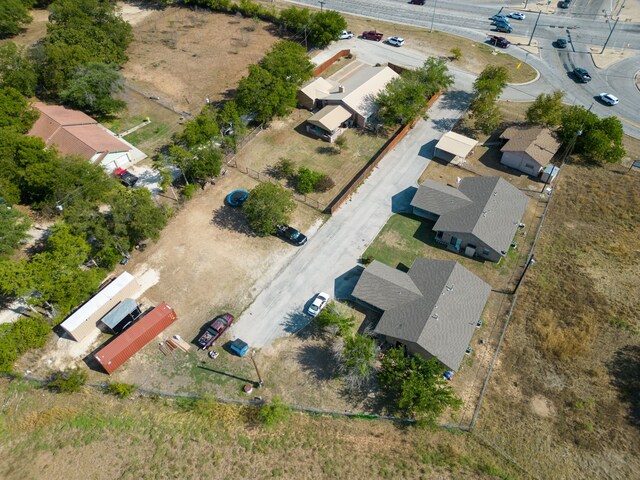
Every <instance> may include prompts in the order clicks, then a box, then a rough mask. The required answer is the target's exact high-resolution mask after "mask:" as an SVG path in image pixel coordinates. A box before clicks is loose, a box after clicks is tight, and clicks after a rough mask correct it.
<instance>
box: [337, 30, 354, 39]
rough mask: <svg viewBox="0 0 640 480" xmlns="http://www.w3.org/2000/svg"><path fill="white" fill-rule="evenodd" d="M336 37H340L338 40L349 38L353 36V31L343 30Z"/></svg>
mask: <svg viewBox="0 0 640 480" xmlns="http://www.w3.org/2000/svg"><path fill="white" fill-rule="evenodd" d="M338 38H340V40H349V39H350V38H353V32H351V31H349V30H343V31H342V33H341V34H340V37H338Z"/></svg>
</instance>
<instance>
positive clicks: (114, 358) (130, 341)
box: [94, 303, 177, 374]
mask: <svg viewBox="0 0 640 480" xmlns="http://www.w3.org/2000/svg"><path fill="white" fill-rule="evenodd" d="M176 318H177V316H176V312H174V310H173V309H172V308H171V307H170V306H169V305H167V304H166V303H161V304H160V305H158V306H157V307H156V308H154V309H153V310H151V311H150V312H149V313H147V314H146V315H145V316H144V317H142V318H141V319H140V320H138V321H137V322H136V323H134V324H133V325H131V327H129V328H128V329H126V330H125V331H124V332H122V333H121V334H120V335H118V336H117V337H116V338H114V339H113V340H112V341H111V342H110V343H109V344H108V345H107V346H106V347H104V348H101V349H100V350H99V351H98V352H97V353H96V354H94V357H95V359H96V360H97V361H98V363H100V365H102V368H104V369H105V370H106V371H107V373H109V374H112V373H113V372H115V371H116V369H117V368H118V367H120V366H121V365H122V364H123V363H124V362H126V361H127V360H129V359H130V358H131V357H133V356H134V355H135V354H136V353H137V352H138V351H140V350H141V349H142V347H144V346H145V345H146V344H147V343H149V342H150V341H151V340H153V339H154V338H156V337H157V336H158V335H160V333H162V332H163V331H164V329H165V328H167V327H168V326H169V325H171V324H172V323H173V322H174V320H175V319H176Z"/></svg>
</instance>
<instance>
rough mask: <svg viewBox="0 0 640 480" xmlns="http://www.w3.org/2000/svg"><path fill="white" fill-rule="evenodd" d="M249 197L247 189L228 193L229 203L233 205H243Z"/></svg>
mask: <svg viewBox="0 0 640 480" xmlns="http://www.w3.org/2000/svg"><path fill="white" fill-rule="evenodd" d="M248 197H249V192H248V191H247V190H242V189H240V190H234V191H233V192H231V193H230V194H229V195H227V205H229V206H231V207H241V206H242V204H243V203H244V202H246V200H247V198H248Z"/></svg>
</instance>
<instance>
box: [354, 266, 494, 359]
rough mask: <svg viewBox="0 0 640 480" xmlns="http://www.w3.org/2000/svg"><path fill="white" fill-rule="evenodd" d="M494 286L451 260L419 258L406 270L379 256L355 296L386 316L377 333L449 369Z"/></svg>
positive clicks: (461, 355) (462, 351) (468, 339)
mask: <svg viewBox="0 0 640 480" xmlns="http://www.w3.org/2000/svg"><path fill="white" fill-rule="evenodd" d="M490 293H491V287H490V286H489V285H488V284H487V283H485V282H484V281H483V280H481V279H480V278H478V277H477V276H476V275H474V274H473V273H471V272H470V271H469V270H467V269H466V268H464V267H463V266H462V265H460V264H458V263H457V262H454V261H451V260H431V259H427V258H418V259H416V260H415V262H413V265H412V266H411V268H410V269H409V271H408V272H406V273H405V272H401V271H400V270H397V269H395V268H392V267H389V266H387V265H385V264H383V263H380V262H378V261H374V262H372V263H371V264H370V265H369V266H368V267H367V268H366V269H365V270H364V272H362V275H361V277H360V279H359V280H358V283H357V284H356V287H355V289H354V291H353V297H355V299H356V300H357V301H358V302H360V303H362V304H364V305H366V306H368V307H372V308H374V309H375V310H378V311H382V312H383V313H382V317H381V318H380V321H379V322H378V325H377V326H376V328H375V332H376V333H378V334H379V335H382V336H384V337H385V339H386V340H387V341H388V342H389V343H390V344H392V345H395V344H397V343H401V344H403V345H405V346H406V348H407V350H408V351H409V352H411V353H414V354H419V355H421V356H422V357H424V358H426V359H428V358H431V357H438V359H439V360H440V361H441V362H442V363H443V364H444V365H445V366H446V367H447V368H448V369H450V370H453V371H457V370H458V369H459V368H460V364H461V363H462V359H463V358H464V354H465V350H466V349H467V347H468V346H469V343H470V342H471V338H472V337H473V332H474V331H475V329H476V325H477V323H478V320H480V316H481V315H482V311H483V310H484V307H485V305H486V303H487V300H488V299H489V294H490Z"/></svg>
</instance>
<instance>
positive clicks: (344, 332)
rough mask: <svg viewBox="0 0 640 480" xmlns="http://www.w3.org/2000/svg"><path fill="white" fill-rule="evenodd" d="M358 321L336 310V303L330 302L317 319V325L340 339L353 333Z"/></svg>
mask: <svg viewBox="0 0 640 480" xmlns="http://www.w3.org/2000/svg"><path fill="white" fill-rule="evenodd" d="M355 322H356V319H355V318H354V317H347V316H346V315H342V314H341V313H340V312H338V311H337V310H336V304H335V302H329V304H328V305H327V307H326V308H325V309H324V310H322V311H321V312H320V313H319V314H318V316H317V317H316V324H317V325H318V327H319V328H321V329H323V330H329V331H330V332H331V333H333V334H335V335H338V336H340V337H347V336H349V335H350V334H351V332H352V331H353V326H354V325H355Z"/></svg>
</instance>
